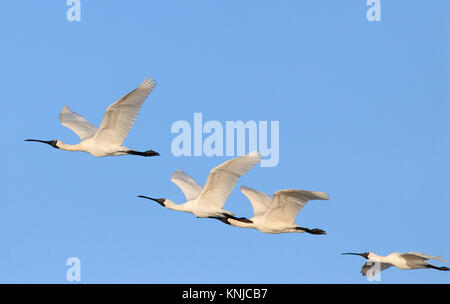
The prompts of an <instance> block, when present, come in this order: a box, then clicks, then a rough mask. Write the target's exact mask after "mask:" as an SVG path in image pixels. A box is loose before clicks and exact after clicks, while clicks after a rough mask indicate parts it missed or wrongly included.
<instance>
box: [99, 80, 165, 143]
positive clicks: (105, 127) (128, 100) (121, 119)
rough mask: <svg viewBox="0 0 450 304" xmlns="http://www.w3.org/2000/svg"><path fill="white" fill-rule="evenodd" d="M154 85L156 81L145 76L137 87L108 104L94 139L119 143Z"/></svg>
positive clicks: (126, 133) (123, 138)
mask: <svg viewBox="0 0 450 304" xmlns="http://www.w3.org/2000/svg"><path fill="white" fill-rule="evenodd" d="M155 86H156V83H155V82H154V81H152V79H151V78H150V79H148V78H146V79H145V80H144V82H142V84H141V85H140V86H139V87H137V88H136V89H134V90H133V91H131V92H130V93H128V94H127V95H125V96H123V97H122V98H120V99H119V100H117V101H116V102H114V103H113V104H112V105H111V106H109V107H108V109H106V112H105V116H103V121H102V123H101V125H100V127H99V129H98V132H97V134H96V135H95V140H96V141H101V142H107V143H111V144H117V145H121V144H122V142H123V141H124V140H125V138H126V137H127V135H128V132H129V131H130V129H131V127H132V126H133V124H134V121H135V120H136V117H137V115H138V113H139V110H140V109H141V106H142V104H143V103H144V101H145V99H147V97H148V95H149V94H150V93H151V91H152V90H153V88H154V87H155Z"/></svg>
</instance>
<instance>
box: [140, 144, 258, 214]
mask: <svg viewBox="0 0 450 304" xmlns="http://www.w3.org/2000/svg"><path fill="white" fill-rule="evenodd" d="M260 161H261V155H260V154H259V153H258V152H252V153H249V154H247V155H244V156H240V157H236V158H233V159H230V160H228V161H226V162H224V163H223V164H221V165H219V166H217V167H215V168H214V169H212V170H211V171H210V172H209V176H208V180H207V182H206V185H205V186H204V187H202V186H200V185H199V184H198V183H197V182H196V181H195V180H194V179H193V178H192V177H190V176H189V175H187V174H186V173H184V172H183V171H182V170H177V171H175V172H174V173H173V174H172V177H171V178H170V180H171V181H172V182H174V183H175V184H176V185H177V186H178V187H179V188H180V189H181V190H182V191H183V193H184V195H185V197H186V202H185V203H184V204H175V203H174V202H173V201H171V200H169V199H166V198H159V199H155V198H151V197H148V196H144V195H139V196H138V197H141V198H146V199H150V200H153V201H155V202H157V203H159V204H160V205H161V206H163V207H166V208H168V209H172V210H178V211H184V212H189V213H192V214H194V215H195V216H197V217H202V218H205V217H206V218H215V219H218V220H221V221H224V220H225V218H226V217H234V215H233V213H232V212H230V211H228V210H225V209H223V206H224V204H225V202H226V200H227V199H228V196H229V195H230V193H231V191H232V190H233V188H234V187H235V185H236V183H237V181H238V179H239V178H240V177H241V176H243V175H244V174H245V173H247V172H248V171H249V170H250V169H251V168H253V167H254V166H256V165H257V164H258V163H259V162H260Z"/></svg>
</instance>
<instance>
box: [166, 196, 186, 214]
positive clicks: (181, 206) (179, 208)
mask: <svg viewBox="0 0 450 304" xmlns="http://www.w3.org/2000/svg"><path fill="white" fill-rule="evenodd" d="M164 207H166V208H167V209H172V210H177V211H185V212H189V208H187V207H188V206H187V205H186V204H175V203H174V202H172V201H171V200H169V199H166V200H165V201H164Z"/></svg>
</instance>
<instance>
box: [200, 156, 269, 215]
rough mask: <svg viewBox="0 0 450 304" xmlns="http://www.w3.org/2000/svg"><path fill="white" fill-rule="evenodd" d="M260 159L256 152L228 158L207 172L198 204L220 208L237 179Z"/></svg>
mask: <svg viewBox="0 0 450 304" xmlns="http://www.w3.org/2000/svg"><path fill="white" fill-rule="evenodd" d="M260 161H261V155H260V154H259V153H258V152H252V153H249V154H247V155H244V156H240V157H236V158H233V159H230V160H228V161H226V162H224V163H223V164H221V165H220V166H217V167H215V168H214V169H212V170H211V171H210V172H209V176H208V181H207V182H206V185H205V187H203V190H202V193H201V194H200V197H199V201H198V204H199V205H203V206H213V207H216V208H222V207H223V205H225V202H226V201H227V199H228V196H230V193H231V191H233V188H234V186H236V183H237V181H238V179H239V178H240V177H241V176H242V175H244V174H245V173H247V172H248V171H249V170H250V169H251V168H253V167H254V166H256V165H257V164H258V163H259V162H260Z"/></svg>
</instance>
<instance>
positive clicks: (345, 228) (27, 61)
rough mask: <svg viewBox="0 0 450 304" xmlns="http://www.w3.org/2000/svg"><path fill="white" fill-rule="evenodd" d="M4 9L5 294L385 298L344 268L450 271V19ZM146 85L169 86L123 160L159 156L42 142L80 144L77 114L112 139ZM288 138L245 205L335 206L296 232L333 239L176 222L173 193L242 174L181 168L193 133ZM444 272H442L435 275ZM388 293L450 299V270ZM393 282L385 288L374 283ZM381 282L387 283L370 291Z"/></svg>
mask: <svg viewBox="0 0 450 304" xmlns="http://www.w3.org/2000/svg"><path fill="white" fill-rule="evenodd" d="M381 4H382V7H381V18H382V21H380V22H369V21H368V20H367V19H366V11H367V9H368V6H367V5H366V1H363V0H361V1H356V0H355V1H313V0H309V1H261V0H258V1H256V0H249V1H238V0H233V1H211V0H204V1H198V0H195V1H188V2H187V1H170V0H169V1H147V0H145V1H144V0H141V1H138V0H136V1H133V3H132V4H129V3H125V2H124V1H119V0H115V1H113V0H109V1H99V0H89V1H86V0H81V22H69V21H68V20H67V19H66V12H67V10H68V8H69V7H68V6H67V5H66V1H5V2H4V3H2V12H3V14H2V17H1V18H0V32H1V37H2V47H1V48H0V61H1V64H0V65H1V69H0V83H2V111H3V119H2V120H1V122H0V123H1V128H2V130H3V133H2V149H1V152H0V153H1V158H2V164H3V174H1V177H0V183H1V184H2V185H3V186H2V197H1V203H0V243H1V250H0V282H1V283H66V282H67V281H66V271H67V269H68V268H69V267H68V266H66V260H67V259H68V258H69V257H78V258H79V259H80V260H81V280H82V281H81V282H82V283H369V282H368V281H367V280H366V279H365V278H364V277H363V276H362V275H361V274H360V273H359V272H360V269H361V266H362V265H363V263H364V260H363V259H362V258H360V257H356V256H341V253H342V252H348V251H354V252H364V251H373V252H376V253H378V254H381V255H385V254H388V253H390V252H392V251H420V252H425V253H428V254H431V255H442V256H444V258H446V259H447V260H449V259H450V242H449V232H450V221H449V215H450V204H449V202H450V187H449V181H450V119H449V113H450V87H449V79H450V56H449V54H450V40H449V37H450V19H449V18H448V12H449V11H450V2H449V1H447V0H436V1H425V0H421V1H406V0H403V1H400V0H396V1H386V0H384V1H383V0H382V1H381ZM146 76H152V77H153V78H154V79H156V81H157V82H158V86H157V87H156V89H155V90H154V91H153V92H152V93H151V95H150V97H149V98H148V100H147V101H146V103H145V104H144V106H143V107H142V110H141V112H140V114H139V116H138V118H137V121H136V123H135V125H134V127H133V128H132V130H131V132H130V133H129V136H128V137H127V139H126V140H125V142H124V144H125V145H126V146H128V147H130V148H133V149H136V150H147V149H153V150H156V151H158V152H159V153H160V154H161V156H160V157H158V158H156V157H154V158H143V157H137V156H136V157H134V156H122V157H106V158H96V157H93V156H91V155H89V154H87V153H83V152H67V151H58V150H56V149H52V148H51V147H49V146H46V145H41V144H35V143H27V142H24V141H23V140H24V139H26V138H40V139H46V140H50V139H59V140H61V141H63V142H65V143H71V144H73V143H77V142H78V141H79V139H78V137H77V136H76V135H75V134H74V133H72V131H70V130H69V129H67V128H65V127H63V126H61V125H60V123H59V121H58V115H59V112H60V110H61V109H62V107H63V106H64V105H65V104H67V105H68V106H70V107H71V109H72V110H74V111H75V112H78V113H80V114H82V115H83V116H85V117H86V118H87V119H88V120H90V121H91V122H92V123H93V124H95V125H99V124H100V122H101V119H102V117H103V113H104V111H105V109H106V108H107V107H108V106H109V105H110V104H111V103H113V102H114V101H115V100H116V99H118V98H120V97H121V96H123V95H125V94H126V93H128V92H129V91H131V90H133V89H134V88H135V87H137V86H138V85H139V84H140V83H141V82H142V81H143V80H144V78H145V77H146ZM194 112H201V113H203V120H204V121H207V120H217V121H219V122H221V123H222V124H225V121H237V120H243V121H249V120H255V121H260V120H263V121H279V123H280V147H279V150H280V161H279V164H278V165H277V166H276V167H272V168H264V167H259V166H258V167H255V168H254V169H252V170H251V171H250V172H249V173H248V174H246V175H245V176H244V177H242V178H241V179H240V180H239V182H238V184H237V187H236V188H235V189H234V191H233V192H232V194H231V196H230V198H229V200H228V201H227V203H226V204H225V208H226V209H228V210H230V211H233V212H235V213H236V214H237V215H239V216H247V217H250V216H252V209H251V206H250V203H249V202H248V200H247V198H246V197H245V196H244V195H243V194H242V193H240V191H239V187H240V186H241V185H246V186H249V187H252V188H255V189H258V190H260V191H264V192H266V193H268V194H272V193H273V192H274V191H277V190H280V189H289V188H299V189H305V190H318V191H326V192H327V193H328V194H329V195H330V198H331V200H330V201H312V202H311V203H310V204H308V205H307V206H306V207H305V208H304V209H303V210H302V211H301V213H300V214H299V215H298V216H297V218H296V223H297V224H299V225H300V226H305V227H310V228H316V227H317V228H322V229H324V230H326V231H327V235H325V236H315V235H309V234H281V235H270V234H263V233H260V232H259V231H256V230H253V229H239V228H236V227H229V226H226V225H223V224H222V223H220V222H219V221H215V220H210V219H196V218H195V217H194V216H192V215H191V214H187V213H182V212H175V211H172V210H168V209H165V208H161V207H160V206H159V205H157V204H156V203H153V202H151V201H148V200H143V199H139V198H137V197H136V196H137V195H139V194H144V195H149V196H154V197H168V198H170V199H172V200H173V201H175V202H179V203H181V202H184V196H183V194H182V192H181V190H179V189H178V188H177V186H176V185H175V184H173V183H172V182H171V181H170V180H169V178H170V175H171V173H172V172H173V171H175V170H177V169H180V168H181V169H183V170H184V171H185V172H186V173H188V174H190V175H192V176H193V177H194V178H195V179H196V180H197V181H198V182H199V183H200V184H204V183H205V181H206V178H207V175H208V172H209V170H210V169H212V168H213V167H215V166H217V165H219V164H220V163H222V162H223V161H225V160H228V159H230V158H231V157H217V156H216V157H206V156H203V157H175V156H173V155H172V153H171V150H170V147H171V142H172V140H173V138H175V136H176V134H172V133H171V132H170V128H171V126H172V124H173V123H174V122H175V121H177V120H185V121H188V122H190V123H191V124H192V123H193V113H194ZM437 264H438V265H444V264H443V263H441V262H439V261H437ZM381 279H382V281H381V282H378V283H450V275H449V273H447V272H439V271H433V270H416V271H407V270H398V269H394V268H391V269H389V270H386V271H384V272H382V275H381ZM374 283H377V282H374ZM371 284H373V283H371Z"/></svg>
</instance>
